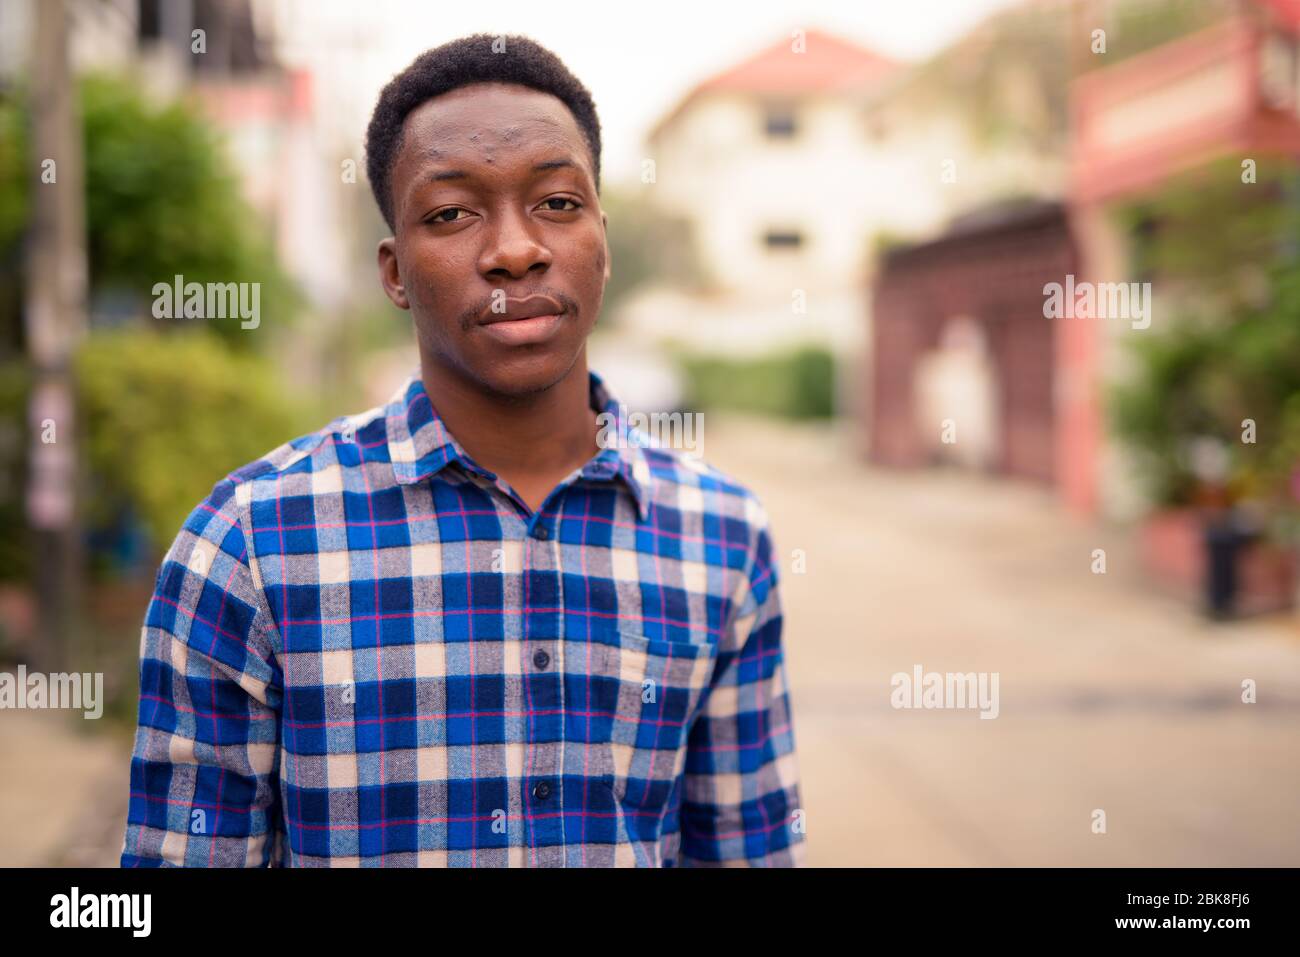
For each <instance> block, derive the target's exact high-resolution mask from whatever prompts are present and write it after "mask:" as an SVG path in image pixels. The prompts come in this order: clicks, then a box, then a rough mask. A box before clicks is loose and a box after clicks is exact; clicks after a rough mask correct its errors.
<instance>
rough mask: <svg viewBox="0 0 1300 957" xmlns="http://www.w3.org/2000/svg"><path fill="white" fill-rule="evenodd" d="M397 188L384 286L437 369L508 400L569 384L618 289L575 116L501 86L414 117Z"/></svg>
mask: <svg viewBox="0 0 1300 957" xmlns="http://www.w3.org/2000/svg"><path fill="white" fill-rule="evenodd" d="M391 186H392V191H393V214H394V220H395V229H394V232H395V234H396V235H395V236H394V237H393V238H392V239H385V240H384V241H383V242H382V243H380V246H379V273H380V279H381V281H382V282H383V284H384V291H385V292H386V293H387V294H388V297H389V298H390V299H391V300H392V301H393V303H394V304H395V305H397V306H398V307H399V308H402V309H410V310H411V313H412V315H413V316H414V319H415V328H416V334H417V337H418V339H419V343H420V350H421V353H422V357H423V358H424V360H425V361H426V362H430V361H431V362H433V363H434V364H435V365H436V366H437V367H438V368H440V369H441V370H443V371H445V372H447V373H449V374H451V375H455V376H458V377H459V378H461V380H462V381H465V382H466V383H467V384H468V385H470V386H471V387H477V388H479V389H483V390H485V391H490V392H495V393H498V394H503V395H511V396H522V395H527V394H529V393H533V392H538V391H540V390H544V389H548V388H550V387H551V386H553V385H555V384H556V383H557V382H559V381H560V380H561V379H563V378H564V377H565V375H567V374H568V373H569V371H570V370H571V369H572V368H573V365H574V363H575V362H576V361H577V359H578V357H579V356H580V355H581V354H582V350H583V347H584V343H585V342H586V339H587V336H588V334H589V333H590V332H591V330H592V327H593V326H594V325H595V323H596V317H597V314H598V313H599V312H600V304H601V299H602V298H603V296H604V292H605V282H606V281H607V280H608V279H609V245H608V243H607V242H606V238H605V215H604V213H602V212H601V209H600V203H599V200H598V198H597V196H596V187H595V175H594V171H593V169H592V165H591V158H590V153H589V150H588V148H587V144H586V140H585V139H584V138H583V136H582V133H581V131H580V129H579V127H578V124H577V121H576V120H575V119H574V118H573V114H571V113H570V112H569V110H568V108H567V107H566V106H565V105H564V104H563V103H562V102H561V101H560V100H558V99H557V98H555V97H553V96H551V95H549V94H547V93H542V92H539V91H537V90H532V89H529V88H527V87H522V86H517V85H513V84H502V83H478V84H474V85H472V86H466V87H461V88H460V89H457V90H453V91H452V92H450V93H446V94H443V95H442V96H438V97H435V98H434V99H432V100H429V101H427V102H426V103H424V104H422V105H421V106H419V107H417V108H416V109H415V110H412V111H411V113H410V115H408V116H407V118H406V123H405V125H404V128H403V137H402V144H401V148H400V150H399V152H398V154H397V157H396V160H395V162H394V165H393V172H392V183H391ZM530 297H533V298H532V299H531V301H526V300H529V299H530ZM557 307H558V310H559V312H558V315H547V314H552V313H555V312H556V309H557ZM539 312H540V313H543V314H544V315H542V316H540V317H536V318H527V319H525V318H518V317H519V316H520V314H529V313H532V314H536V313H539Z"/></svg>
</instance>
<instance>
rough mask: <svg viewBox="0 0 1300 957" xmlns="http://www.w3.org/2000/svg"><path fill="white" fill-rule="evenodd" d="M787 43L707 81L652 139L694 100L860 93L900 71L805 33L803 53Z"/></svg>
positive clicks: (851, 46) (854, 48)
mask: <svg viewBox="0 0 1300 957" xmlns="http://www.w3.org/2000/svg"><path fill="white" fill-rule="evenodd" d="M793 45H794V37H793V31H791V36H788V37H785V38H783V39H781V40H779V41H777V42H776V43H774V44H772V45H771V46H770V47H767V48H766V49H764V50H761V51H759V52H758V53H756V54H754V55H753V56H751V57H750V58H749V59H747V60H743V61H741V62H740V63H738V64H736V65H735V66H733V67H730V68H728V69H727V70H724V71H723V72H722V73H719V74H717V75H716V76H714V77H712V78H710V79H708V80H705V81H704V82H703V83H701V84H699V85H698V86H697V87H695V89H693V90H691V92H690V93H689V94H688V95H687V96H686V97H685V99H683V100H682V102H681V103H680V104H679V105H678V106H677V108H676V109H674V110H673V111H672V113H670V114H669V115H668V116H666V117H665V118H664V119H663V120H661V121H660V122H659V123H657V124H656V125H655V128H654V130H653V132H652V133H651V136H652V137H653V136H655V135H657V134H658V133H659V131H660V130H662V129H663V128H664V127H666V126H668V125H669V124H670V123H671V122H672V121H673V120H674V119H675V118H676V117H677V116H678V115H679V114H680V113H681V112H682V111H683V110H684V109H686V107H687V106H688V105H689V104H690V103H691V102H692V101H694V100H695V98H696V97H698V96H701V95H707V94H710V93H752V94H758V95H774V94H775V95H784V96H790V97H799V96H806V95H809V94H816V93H841V92H847V91H850V90H861V89H863V88H867V87H871V86H873V85H875V84H876V83H879V82H880V81H881V80H883V79H885V77H887V76H889V75H890V74H891V73H893V72H894V71H895V70H896V69H898V67H899V66H900V64H899V63H897V62H896V61H894V60H890V59H888V58H887V57H883V56H881V55H880V54H878V53H874V52H872V51H871V50H868V49H867V48H866V47H861V46H858V45H857V44H855V43H851V42H849V41H848V40H844V39H842V38H840V37H837V36H834V35H832V34H829V33H824V32H822V31H821V30H805V31H804V46H803V52H801V53H796V52H794V49H793Z"/></svg>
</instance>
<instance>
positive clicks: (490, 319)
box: [479, 296, 565, 346]
mask: <svg viewBox="0 0 1300 957" xmlns="http://www.w3.org/2000/svg"><path fill="white" fill-rule="evenodd" d="M564 315H565V313H564V307H563V306H561V305H560V304H559V302H557V301H556V300H554V299H552V298H551V297H550V296H529V297H527V298H526V299H507V300H506V308H505V309H504V310H502V311H501V312H495V311H493V310H491V309H489V310H488V311H487V312H486V313H484V314H483V320H482V322H480V323H479V327H480V328H481V329H482V330H483V331H484V332H485V333H487V334H488V335H489V336H491V337H492V338H493V339H496V340H497V341H498V342H500V343H503V344H505V345H511V346H522V345H536V344H538V343H541V342H545V341H546V340H547V339H549V338H550V337H551V336H553V335H554V334H555V332H556V331H557V330H558V329H559V327H560V324H561V322H562V321H563V319H564Z"/></svg>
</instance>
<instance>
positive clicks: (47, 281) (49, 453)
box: [23, 0, 87, 671]
mask: <svg viewBox="0 0 1300 957" xmlns="http://www.w3.org/2000/svg"><path fill="white" fill-rule="evenodd" d="M70 2H71V0H41V2H40V3H36V4H33V7H34V8H35V13H36V25H35V33H36V35H35V42H34V44H33V48H32V59H31V123H32V131H31V132H32V136H31V144H32V153H31V156H30V157H29V161H28V165H29V169H30V170H31V187H32V188H31V197H32V203H31V210H32V219H31V231H30V234H29V239H28V247H27V263H26V266H27V276H26V291H25V297H26V302H25V308H24V310H23V312H24V317H25V327H26V334H27V351H28V356H29V358H30V360H31V369H32V375H33V381H32V393H31V400H30V404H29V406H28V433H29V435H30V452H29V457H28V458H29V463H30V473H29V477H28V486H27V520H28V524H29V527H30V531H31V536H32V544H33V555H32V557H33V563H32V565H33V576H34V580H35V586H36V600H37V613H38V614H37V619H38V622H39V639H40V644H39V645H38V650H37V655H38V658H39V659H40V666H41V667H42V668H44V669H45V670H46V671H61V670H64V668H63V666H64V665H65V664H66V663H67V655H68V651H69V645H70V642H71V638H72V634H73V630H74V629H75V628H76V626H77V623H78V621H79V615H78V610H79V608H80V603H81V587H80V586H81V561H82V556H81V528H80V523H79V521H78V514H77V495H76V487H77V459H78V456H77V449H76V445H77V435H76V422H75V418H76V416H75V410H76V405H75V401H74V383H73V375H72V359H73V355H74V352H75V350H76V347H77V344H78V343H79V342H80V340H81V338H82V336H83V334H84V333H85V329H86V287H87V275H86V274H87V267H86V227H85V185H84V171H83V156H82V142H81V117H80V111H79V110H78V108H77V96H76V86H75V82H74V79H73V77H72V70H71V64H70V63H69V55H68V34H69V29H70V25H69V22H68V5H69V3H70Z"/></svg>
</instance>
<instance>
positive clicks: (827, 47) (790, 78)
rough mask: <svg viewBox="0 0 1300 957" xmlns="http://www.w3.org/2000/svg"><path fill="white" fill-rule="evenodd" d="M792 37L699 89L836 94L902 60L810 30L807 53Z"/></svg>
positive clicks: (882, 74)
mask: <svg viewBox="0 0 1300 957" xmlns="http://www.w3.org/2000/svg"><path fill="white" fill-rule="evenodd" d="M793 44H794V38H793V36H791V37H788V38H784V39H782V40H780V41H778V42H777V43H774V44H772V45H771V46H770V47H768V48H767V49H766V50H762V51H761V52H759V53H756V54H755V55H754V56H752V57H750V58H749V59H748V60H745V61H743V62H741V63H739V64H737V65H736V66H733V67H732V68H731V69H729V70H726V71H724V72H722V73H719V74H718V75H717V76H715V77H713V78H712V79H711V80H706V81H704V82H703V83H701V84H700V85H699V87H697V90H696V92H714V91H721V90H725V91H729V92H730V91H735V92H742V93H790V94H799V93H835V92H840V91H843V90H853V89H859V88H861V87H863V86H867V85H870V84H872V83H875V82H877V81H879V80H881V79H883V78H884V77H885V76H887V75H888V74H889V73H890V72H892V71H893V70H894V69H895V68H896V67H897V66H898V64H897V63H895V62H894V61H893V60H889V59H886V58H885V57H883V56H881V55H880V54H878V53H873V52H872V51H871V50H868V49H866V48H865V47H860V46H858V45H857V44H855V43H850V42H849V41H848V40H843V39H841V38H840V37H837V36H833V35H832V34H829V33H823V32H822V31H820V30H808V31H806V32H805V33H804V47H803V52H802V53H795V52H794V50H793V49H792V47H793Z"/></svg>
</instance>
